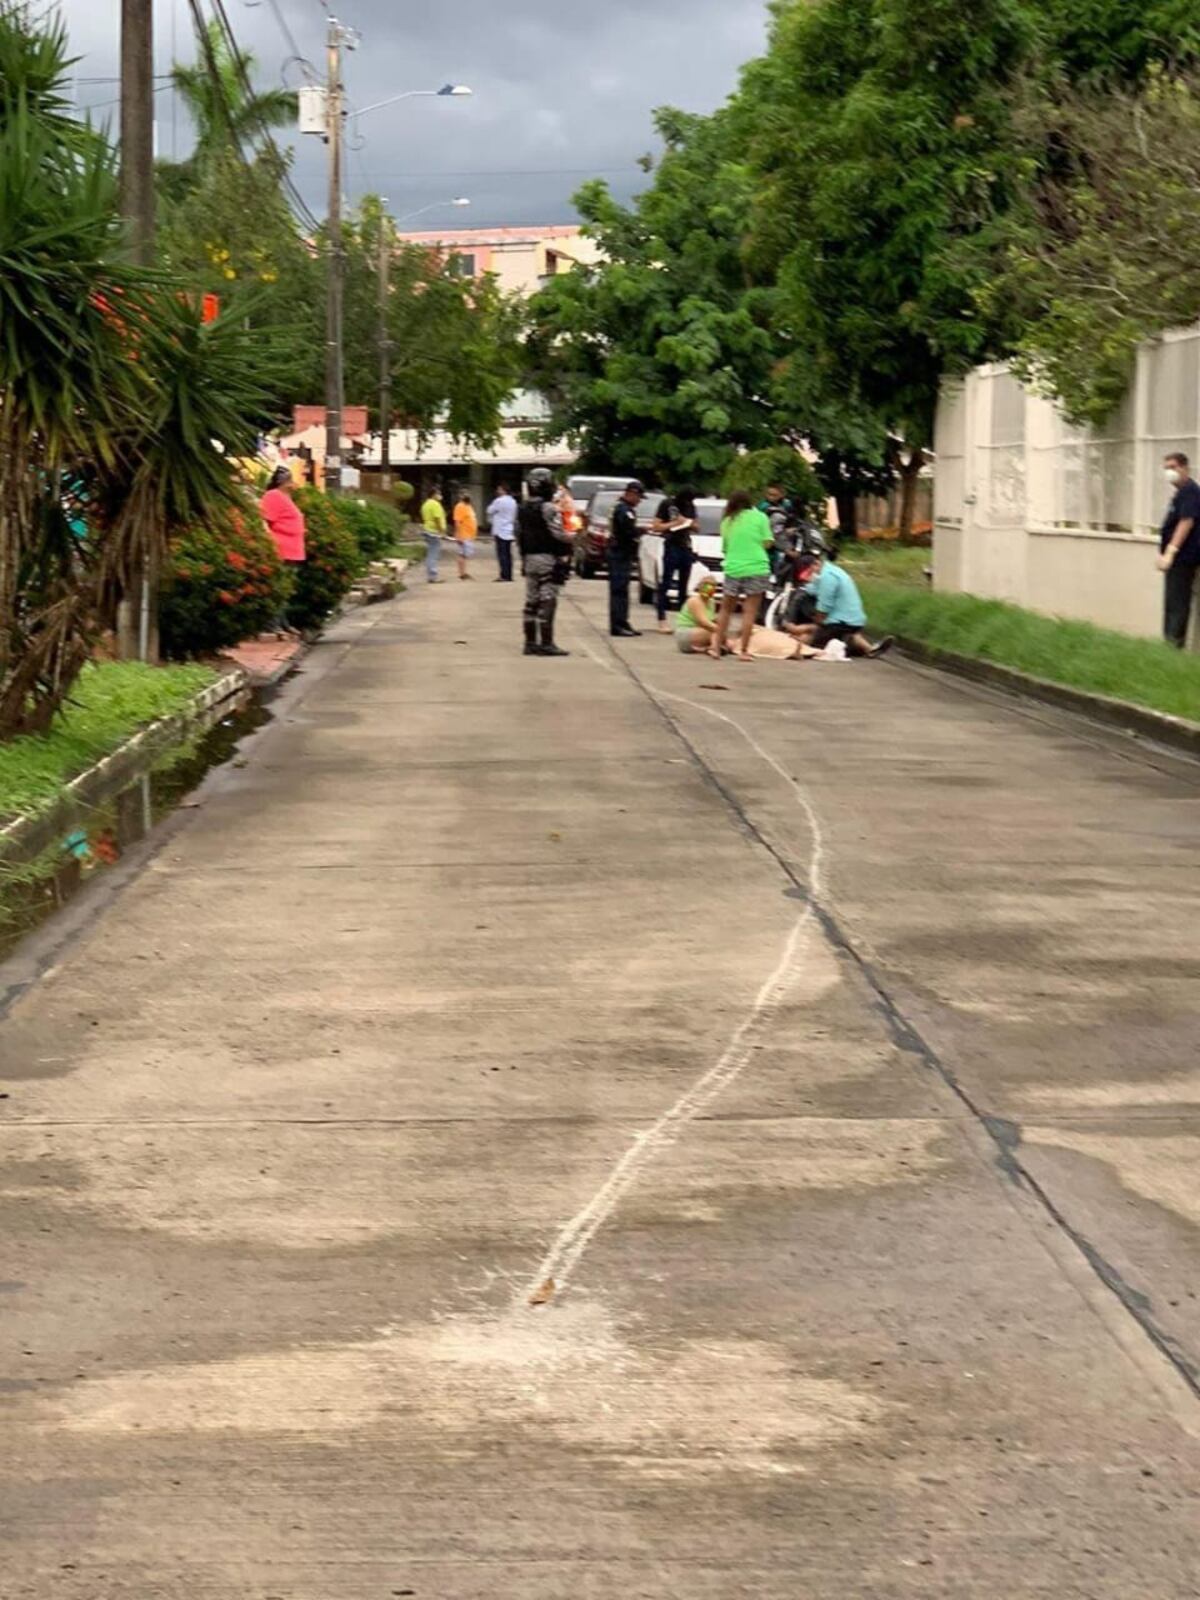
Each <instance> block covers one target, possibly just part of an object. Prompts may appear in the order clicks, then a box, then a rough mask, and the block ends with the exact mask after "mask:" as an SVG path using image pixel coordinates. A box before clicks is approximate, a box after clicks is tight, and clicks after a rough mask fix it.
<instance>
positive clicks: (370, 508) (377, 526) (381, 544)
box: [337, 500, 405, 561]
mask: <svg viewBox="0 0 1200 1600" xmlns="http://www.w3.org/2000/svg"><path fill="white" fill-rule="evenodd" d="M337 509H338V511H339V513H340V514H341V516H342V517H343V519H344V520H345V522H346V524H347V526H348V527H349V528H350V531H351V532H352V533H353V534H354V537H355V538H356V539H357V541H358V548H359V550H361V552H362V554H363V557H364V559H365V560H367V561H378V560H379V559H380V557H381V556H386V555H387V553H388V551H389V550H392V549H393V548H394V547H395V546H396V545H397V544H399V542H400V540H401V539H402V538H403V537H404V527H405V523H404V518H403V517H402V516H401V515H400V513H399V512H398V511H395V510H393V509H392V507H391V506H385V505H380V504H379V502H378V501H374V502H372V501H370V500H339V501H338V503H337Z"/></svg>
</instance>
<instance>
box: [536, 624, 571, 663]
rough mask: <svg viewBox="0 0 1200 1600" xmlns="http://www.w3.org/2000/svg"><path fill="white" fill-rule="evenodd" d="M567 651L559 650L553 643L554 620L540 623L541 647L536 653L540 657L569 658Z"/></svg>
mask: <svg viewBox="0 0 1200 1600" xmlns="http://www.w3.org/2000/svg"><path fill="white" fill-rule="evenodd" d="M570 654H571V652H570V651H569V650H560V649H559V647H558V645H556V644H555V642H554V618H553V617H551V618H550V620H549V621H548V622H543V623H542V646H541V649H540V650H539V651H538V655H540V656H569V655H570Z"/></svg>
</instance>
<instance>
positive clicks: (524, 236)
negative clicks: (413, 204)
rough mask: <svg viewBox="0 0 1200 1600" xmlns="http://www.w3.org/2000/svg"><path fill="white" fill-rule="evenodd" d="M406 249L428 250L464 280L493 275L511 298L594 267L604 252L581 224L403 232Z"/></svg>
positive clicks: (529, 292)
mask: <svg viewBox="0 0 1200 1600" xmlns="http://www.w3.org/2000/svg"><path fill="white" fill-rule="evenodd" d="M400 238H401V239H402V240H403V241H404V243H405V244H417V245H428V246H429V248H430V249H431V250H434V251H436V252H437V253H438V254H439V255H442V256H445V257H446V258H447V259H448V260H449V261H451V262H452V263H453V265H454V266H455V267H456V269H457V270H458V271H459V272H460V273H461V274H462V275H463V277H469V278H480V277H482V276H483V274H484V273H485V272H491V273H494V274H495V276H496V279H497V281H498V283H499V285H500V287H501V288H502V289H503V290H505V291H506V292H507V293H509V294H513V293H516V294H533V293H535V292H536V291H537V290H538V289H539V288H540V287H541V286H542V284H543V283H545V282H546V280H547V279H548V278H553V277H557V276H558V274H559V273H560V272H569V271H570V270H571V268H572V267H575V266H590V265H591V264H592V262H594V261H597V260H598V259H599V255H600V252H599V250H598V249H597V248H596V246H595V244H594V243H593V242H592V240H591V239H586V238H584V235H583V230H582V228H580V227H579V226H578V225H577V224H562V225H560V226H557V227H547V228H455V229H448V230H446V231H445V232H433V233H402V234H401V235H400Z"/></svg>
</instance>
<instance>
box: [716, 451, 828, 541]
mask: <svg viewBox="0 0 1200 1600" xmlns="http://www.w3.org/2000/svg"><path fill="white" fill-rule="evenodd" d="M769 483H778V484H781V485H782V486H783V488H784V489H786V490H787V492H788V494H790V495H791V497H792V499H793V500H794V501H795V502H796V505H797V507H798V508H799V509H801V510H803V511H804V513H805V515H807V516H809V517H811V518H813V520H814V521H817V522H824V520H825V506H826V503H827V501H828V498H829V497H828V495H827V494H826V492H825V490H824V489H823V488H822V486H821V481H820V479H819V478H818V477H817V475H816V473H815V472H814V471H813V468H812V466H811V464H810V463H809V462H808V461H807V460H806V458H805V457H804V456H802V455H801V454H800V452H799V451H798V450H793V449H792V448H791V446H790V445H782V444H781V445H774V446H772V447H770V448H768V449H766V450H751V451H749V452H748V453H747V454H746V455H743V456H735V457H734V459H733V460H732V461H731V462H730V463H729V467H728V469H727V470H726V473H725V477H724V479H723V480H722V483H721V492H722V493H723V494H727V495H729V494H732V493H733V492H734V490H735V489H746V490H748V491H749V493H750V494H752V495H754V496H755V497H756V498H758V497H759V496H761V495H762V494H763V493H764V492H765V491H766V487H767V485H768V484H769Z"/></svg>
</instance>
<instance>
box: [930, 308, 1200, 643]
mask: <svg viewBox="0 0 1200 1600" xmlns="http://www.w3.org/2000/svg"><path fill="white" fill-rule="evenodd" d="M1169 450H1182V451H1184V452H1185V453H1186V454H1187V455H1188V456H1190V457H1191V459H1192V461H1193V462H1196V461H1198V460H1200V326H1197V327H1192V328H1184V329H1178V330H1174V331H1172V332H1169V333H1166V334H1164V335H1163V336H1162V338H1160V339H1156V340H1153V341H1151V342H1149V343H1147V344H1145V345H1144V346H1143V347H1142V349H1141V351H1140V352H1139V355H1138V362H1137V373H1136V378H1135V381H1134V383H1133V386H1132V388H1131V390H1130V392H1129V394H1128V396H1127V397H1126V400H1125V403H1124V404H1123V405H1122V407H1121V408H1120V410H1119V411H1118V412H1117V413H1116V415H1115V416H1114V417H1113V418H1112V419H1111V421H1110V422H1109V424H1108V425H1107V426H1106V427H1105V428H1103V429H1100V430H1094V429H1089V428H1075V427H1072V426H1071V424H1070V423H1068V422H1067V420H1066V419H1065V417H1064V416H1063V415H1062V413H1061V412H1060V411H1059V410H1058V408H1057V407H1056V406H1055V405H1053V404H1052V403H1051V402H1050V401H1049V400H1046V399H1043V398H1041V397H1040V396H1038V395H1036V394H1033V393H1031V392H1030V391H1029V390H1028V389H1026V388H1025V387H1024V386H1023V385H1022V384H1020V383H1019V382H1018V381H1017V379H1016V378H1015V377H1013V375H1012V373H1011V372H1010V371H1009V370H1008V369H1007V367H1004V366H987V367H979V368H977V369H976V370H975V371H974V372H972V373H970V374H969V375H968V376H967V377H966V378H965V379H962V380H956V381H954V382H951V383H948V384H946V386H945V388H944V389H943V392H942V397H941V403H940V405H939V407H938V419H937V432H936V451H937V466H936V473H935V483H934V553H933V569H934V583H935V586H936V587H937V588H939V589H946V590H957V591H962V592H965V593H968V594H977V595H983V596H985V597H987V598H992V599H999V600H1011V601H1013V602H1015V603H1016V604H1017V605H1021V606H1027V607H1028V608H1029V609H1030V610H1033V611H1040V612H1043V613H1046V614H1048V615H1051V616H1060V617H1075V618H1080V619H1082V620H1084V621H1087V622H1095V623H1098V624H1100V625H1101V626H1103V627H1106V628H1116V629H1119V630H1121V631H1122V632H1125V633H1133V634H1142V635H1145V636H1147V637H1153V638H1156V637H1159V636H1160V635H1161V632H1162V606H1163V580H1162V576H1161V574H1160V573H1159V572H1158V571H1157V568H1156V566H1155V558H1156V556H1157V553H1158V528H1159V525H1160V524H1161V522H1162V518H1163V515H1164V512H1165V510H1166V504H1167V500H1168V497H1169V489H1168V486H1167V484H1166V482H1165V481H1164V478H1163V471H1162V458H1163V455H1164V453H1165V452H1167V451H1169ZM1191 644H1192V648H1200V638H1197V631H1196V628H1195V626H1193V633H1192V639H1191Z"/></svg>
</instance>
